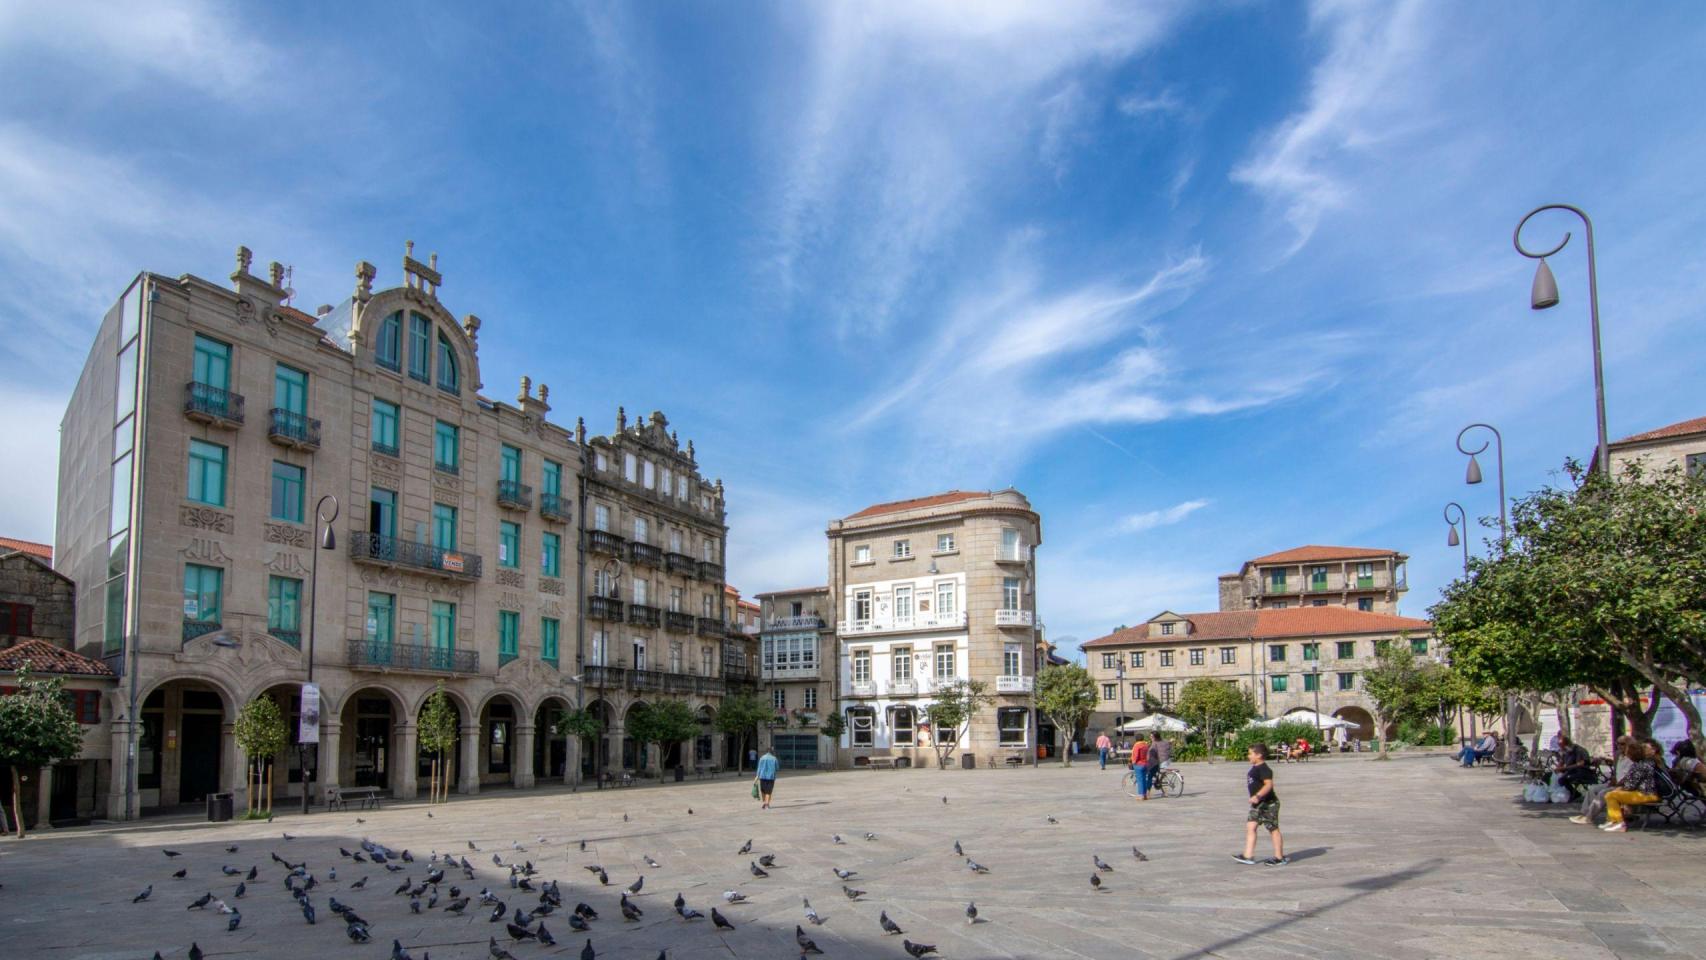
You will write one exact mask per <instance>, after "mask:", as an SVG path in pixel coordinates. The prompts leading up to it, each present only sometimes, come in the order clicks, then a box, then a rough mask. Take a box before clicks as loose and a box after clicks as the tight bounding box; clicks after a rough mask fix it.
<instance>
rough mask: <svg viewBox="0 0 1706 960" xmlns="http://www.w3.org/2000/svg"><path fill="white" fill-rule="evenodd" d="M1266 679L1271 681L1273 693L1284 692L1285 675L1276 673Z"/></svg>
mask: <svg viewBox="0 0 1706 960" xmlns="http://www.w3.org/2000/svg"><path fill="white" fill-rule="evenodd" d="M1268 679H1269V680H1271V681H1273V689H1274V692H1275V693H1284V692H1285V682H1286V675H1285V674H1283V673H1276V674H1274V675H1273V676H1272V677H1269V678H1268Z"/></svg>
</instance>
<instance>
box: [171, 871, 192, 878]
mask: <svg viewBox="0 0 1706 960" xmlns="http://www.w3.org/2000/svg"><path fill="white" fill-rule="evenodd" d="M187 876H189V870H187V869H185V870H179V871H178V872H177V873H174V874H172V879H173V880H182V879H183V878H184V877H187Z"/></svg>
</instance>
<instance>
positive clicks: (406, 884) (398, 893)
mask: <svg viewBox="0 0 1706 960" xmlns="http://www.w3.org/2000/svg"><path fill="white" fill-rule="evenodd" d="M414 885H415V883H414V880H413V878H410V879H407V880H404V881H403V883H402V885H401V886H399V887H398V888H397V889H395V890H393V891H391V893H392V894H393V895H395V896H399V897H400V896H402V895H403V894H405V893H408V892H409V888H410V887H412V886H414Z"/></svg>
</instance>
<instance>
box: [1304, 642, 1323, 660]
mask: <svg viewBox="0 0 1706 960" xmlns="http://www.w3.org/2000/svg"><path fill="white" fill-rule="evenodd" d="M1303 659H1305V660H1319V659H1321V645H1320V644H1319V643H1306V644H1304V645H1303Z"/></svg>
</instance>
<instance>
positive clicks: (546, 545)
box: [539, 533, 563, 577]
mask: <svg viewBox="0 0 1706 960" xmlns="http://www.w3.org/2000/svg"><path fill="white" fill-rule="evenodd" d="M539 545H540V550H539V572H540V573H543V574H544V575H545V576H547V577H560V576H562V548H563V538H562V537H560V536H558V535H557V534H554V533H547V534H545V535H544V536H543V537H541V538H540V544H539Z"/></svg>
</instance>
